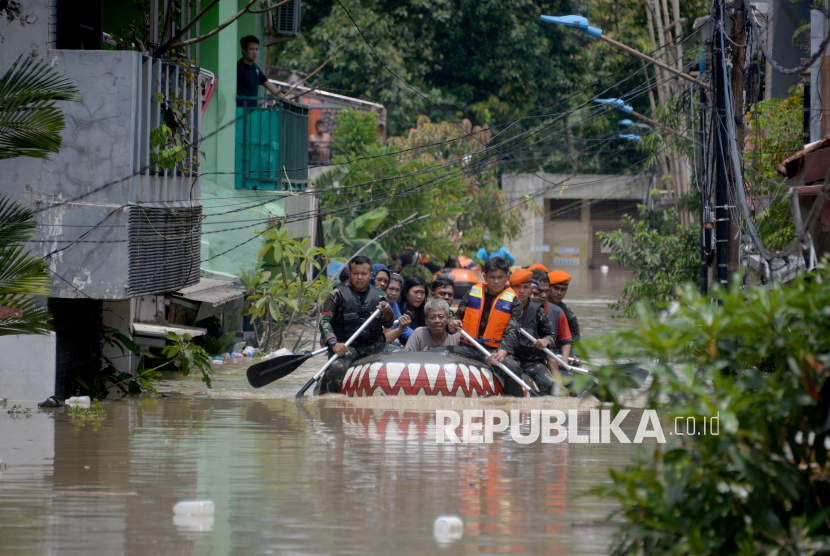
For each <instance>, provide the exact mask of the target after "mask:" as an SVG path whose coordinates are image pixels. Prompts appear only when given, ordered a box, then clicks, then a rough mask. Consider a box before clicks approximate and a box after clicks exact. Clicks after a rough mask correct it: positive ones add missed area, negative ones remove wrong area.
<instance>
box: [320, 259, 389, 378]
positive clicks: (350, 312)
mask: <svg viewBox="0 0 830 556" xmlns="http://www.w3.org/2000/svg"><path fill="white" fill-rule="evenodd" d="M348 270H349V280H348V281H347V282H344V283H341V284H338V285H337V286H335V288H334V290H333V291H332V292H331V293H330V294H329V295H328V297H326V301H325V303H324V304H323V318H322V320H321V321H320V335H321V336H322V337H323V340H324V341H325V343H326V345H327V346H328V348H329V356H331V355H333V354H335V353H336V354H337V355H339V356H340V357H339V358H338V359H337V360H336V361H335V362H334V363H333V364H332V365H331V367H329V368H328V369H327V370H326V374H325V376H323V377H322V378H321V379H320V381H319V382H318V383H317V389H316V393H317V394H325V393H327V392H340V385H341V384H342V382H343V377H344V376H346V370H347V369H348V368H349V365H351V364H352V363H354V362H355V361H356V360H358V359H360V358H363V357H367V356H369V355H373V354H375V353H381V352H383V351H397V350H399V349H400V348H399V347H396V346H393V345H391V344H389V343H387V342H386V338H385V337H384V334H383V329H384V328H389V327H391V326H392V323H393V322H394V320H395V313H394V312H393V311H392V307H391V306H390V305H389V303H387V301H386V294H385V293H384V291H383V290H380V289H378V288H376V287H375V286H373V285H371V284H370V283H369V280H371V278H372V261H371V260H369V258H368V257H363V256H357V257H352V260H350V261H349V264H348ZM375 309H380V312H381V316H380V317H378V318H375V319H373V320H372V322H371V323H370V324H369V325H368V326H367V327H366V328H365V329H364V330H363V331H362V332H361V333H360V335H359V336H358V337H357V338H356V339H355V340H354V341H353V342H352V344H351V345H350V346H347V345H346V342H347V341H348V340H349V338H351V337H352V336H353V335H354V334H355V333H356V332H357V331H358V330H359V329H360V327H361V326H362V325H363V323H365V322H366V321H367V320H368V319H369V317H371V316H372V315H373V314H374V312H375Z"/></svg>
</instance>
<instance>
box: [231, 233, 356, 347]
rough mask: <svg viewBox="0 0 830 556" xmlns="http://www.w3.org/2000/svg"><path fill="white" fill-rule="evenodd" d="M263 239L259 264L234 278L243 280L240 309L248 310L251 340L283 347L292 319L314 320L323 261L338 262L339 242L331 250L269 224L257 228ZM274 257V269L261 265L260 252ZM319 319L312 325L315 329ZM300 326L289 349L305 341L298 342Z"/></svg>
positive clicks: (323, 289)
mask: <svg viewBox="0 0 830 556" xmlns="http://www.w3.org/2000/svg"><path fill="white" fill-rule="evenodd" d="M261 235H262V236H263V238H264V239H265V244H264V245H263V246H262V247H261V248H260V250H259V252H258V256H259V260H260V262H259V264H258V265H257V266H256V267H255V268H253V269H251V270H248V269H245V268H243V269H241V270H240V272H239V275H238V279H239V281H240V282H241V283H242V285H243V286H245V290H246V291H245V293H246V298H245V308H244V314H246V315H250V316H251V325H252V326H253V328H254V334H255V336H256V344H257V346H258V347H259V348H260V349H261V350H262V351H263V352H267V351H271V350H274V349H279V348H281V347H283V345H284V342H285V335H286V333H287V332H288V331H289V329H290V328H291V327H292V326H293V325H295V324H309V323H310V322H313V321H315V320H319V318H320V317H321V315H322V306H323V301H324V300H325V296H326V295H328V293H329V291H330V290H331V283H330V282H329V280H328V278H326V274H325V267H326V266H328V264H329V262H331V261H338V262H343V259H339V258H336V257H335V256H336V255H337V253H338V252H339V251H340V250H341V246H340V245H336V246H334V247H333V248H332V249H331V250H329V249H326V248H322V247H309V246H308V240H307V239H303V240H300V239H297V238H296V237H294V236H293V235H291V233H290V232H289V231H288V230H286V229H284V228H282V227H276V228H270V229H269V230H267V231H265V232H263V233H262V234H261ZM266 257H272V258H273V260H274V261H275V262H276V264H275V268H274V272H273V274H272V272H271V271H269V270H265V269H264V265H265V258H266ZM310 267H313V268H315V269H317V270H318V271H319V275H318V276H317V278H315V279H314V280H312V281H310V282H306V281H305V280H304V277H305V275H306V271H307V270H308V269H309V268H310ZM319 324H320V323H319V322H316V326H314V327H313V328H311V329H312V330H317V328H319ZM304 334H305V329H304V330H303V332H301V333H300V335H299V336H298V338H297V340H296V341H295V342H294V346H293V347H292V348H291V351H294V352H296V351H297V350H298V349H300V348H301V347H302V346H304V345H306V344H307V343H309V342H303V336H304Z"/></svg>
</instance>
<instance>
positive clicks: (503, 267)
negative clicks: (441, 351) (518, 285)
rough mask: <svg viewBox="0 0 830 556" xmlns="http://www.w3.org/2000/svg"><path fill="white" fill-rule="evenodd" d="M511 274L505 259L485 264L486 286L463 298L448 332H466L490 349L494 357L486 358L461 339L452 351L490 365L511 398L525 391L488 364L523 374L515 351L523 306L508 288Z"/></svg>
mask: <svg viewBox="0 0 830 556" xmlns="http://www.w3.org/2000/svg"><path fill="white" fill-rule="evenodd" d="M509 274H510V263H508V262H507V260H506V259H503V258H501V257H493V258H491V259H489V260H488V261H487V262H486V263H485V264H484V283H483V284H476V285H475V286H473V287H472V289H470V291H469V292H467V293H466V294H465V295H464V298H463V299H462V300H461V302H460V303H459V304H458V309H457V310H456V311H455V314H456V316H457V318H456V319H453V320H452V321H450V323H449V324H448V325H447V331H448V332H449V333H450V334H454V333H456V332H457V331H458V330H460V329H462V328H463V329H464V331H465V332H466V333H467V334H469V335H470V336H472V337H473V338H475V339H476V340H477V341H478V343H479V344H481V345H482V346H484V347H485V348H486V349H488V350H489V351H490V352H491V353H490V356H489V357H488V358H485V357H484V355H483V354H482V353H481V352H480V351H479V350H478V349H476V348H475V347H473V346H470V345H465V343H466V339H465V338H464V337H463V336H462V339H461V344H460V345H458V346H456V347H455V348H453V352H454V353H457V354H458V355H461V356H463V357H469V358H471V359H475V360H477V361H481V362H486V363H488V364H490V365H491V367H492V368H493V370H494V372H495V373H496V374H498V375H499V376H501V377H502V378H503V380H504V389H505V392H506V393H507V394H508V395H511V396H522V395H523V393H524V392H523V389H522V387H521V386H519V384H518V383H516V381H514V380H513V379H512V378H510V377H508V376H504V372H503V371H502V370H501V369H500V368H499V367H498V365H495V364H492V363H490V361H489V360H490V359H492V360H493V361H498V362H501V363H502V364H503V365H505V366H506V367H507V368H508V369H510V370H511V371H512V372H514V373H516V374H517V375H518V374H519V373H520V372H521V368H520V366H519V362H518V361H517V360H516V358H515V357H514V356H513V351H514V349H515V348H516V344H517V342H518V340H519V327H520V326H521V320H522V302H521V301H519V298H518V297H516V293H515V292H514V291H513V290H511V289H510V288H507V287H506V286H507V280H508V276H509Z"/></svg>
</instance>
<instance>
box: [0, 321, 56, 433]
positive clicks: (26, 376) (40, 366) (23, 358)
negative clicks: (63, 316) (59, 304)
mask: <svg viewBox="0 0 830 556" xmlns="http://www.w3.org/2000/svg"><path fill="white" fill-rule="evenodd" d="M55 346H56V339H55V333H54V332H51V333H49V335H48V336H40V335H38V336H35V335H26V334H16V335H12V336H0V396H5V397H7V398H8V399H9V401H10V402H20V401H28V402H42V401H43V400H45V399H46V398H48V397H49V396H53V395H55ZM3 436H4V444H5V443H6V442H7V441H8V440H9V439H8V438H5V434H4V435H3Z"/></svg>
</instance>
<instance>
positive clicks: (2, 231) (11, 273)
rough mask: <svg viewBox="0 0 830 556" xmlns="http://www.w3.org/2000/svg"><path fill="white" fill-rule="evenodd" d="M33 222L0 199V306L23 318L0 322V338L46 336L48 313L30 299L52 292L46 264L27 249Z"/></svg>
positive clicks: (29, 214)
mask: <svg viewBox="0 0 830 556" xmlns="http://www.w3.org/2000/svg"><path fill="white" fill-rule="evenodd" d="M35 229H36V222H35V218H34V215H33V214H32V211H30V210H29V209H26V208H23V207H21V206H20V205H17V204H15V203H12V202H11V201H10V200H8V199H6V198H2V197H0V307H9V308H12V309H20V310H21V311H23V315H22V316H20V317H15V316H10V317H6V318H4V319H0V336H6V335H10V334H48V333H49V331H50V330H51V329H52V326H51V325H50V324H49V312H48V311H47V310H46V308H45V307H43V305H42V304H40V303H38V302H37V301H36V300H35V298H34V297H33V296H36V295H49V294H51V293H52V280H51V278H50V276H49V273H48V270H47V268H48V267H47V265H46V261H44V260H43V259H42V258H41V257H38V256H36V255H34V254H33V253H32V252H31V251H30V250H28V249H26V247H25V244H26V242H27V241H28V240H29V239H31V238H32V236H33V235H34V232H35Z"/></svg>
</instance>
